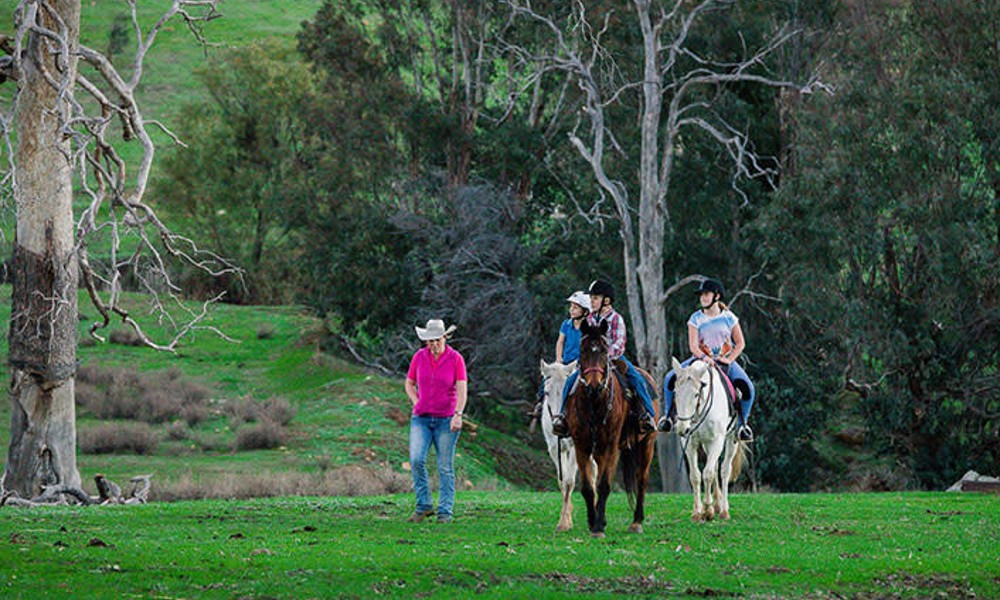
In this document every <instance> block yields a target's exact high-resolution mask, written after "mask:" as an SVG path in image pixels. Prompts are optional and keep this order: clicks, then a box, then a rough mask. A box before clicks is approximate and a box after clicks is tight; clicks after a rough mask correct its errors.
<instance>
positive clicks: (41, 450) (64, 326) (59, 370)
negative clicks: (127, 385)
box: [2, 0, 80, 497]
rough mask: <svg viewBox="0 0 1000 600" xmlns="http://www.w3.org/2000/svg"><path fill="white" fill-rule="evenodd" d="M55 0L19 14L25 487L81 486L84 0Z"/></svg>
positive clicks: (13, 461)
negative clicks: (79, 201)
mask: <svg viewBox="0 0 1000 600" xmlns="http://www.w3.org/2000/svg"><path fill="white" fill-rule="evenodd" d="M47 7H48V10H46V8H43V7H40V6H39V5H38V4H35V3H32V4H28V5H26V6H25V9H26V12H27V14H25V15H24V17H23V19H22V21H21V22H20V23H19V25H20V26H21V27H26V26H32V28H33V31H32V32H31V33H29V34H28V35H27V36H26V37H24V38H22V39H23V40H24V42H25V43H24V46H23V47H22V48H21V51H22V52H23V59H22V60H20V61H19V64H20V71H19V73H18V74H17V77H18V85H17V88H18V89H17V108H16V113H15V127H16V129H17V132H18V140H17V147H16V153H15V165H16V166H15V170H14V198H15V202H16V204H17V229H16V233H15V239H14V266H13V275H14V277H13V298H12V307H11V311H12V312H11V323H10V357H9V363H10V369H11V388H10V397H11V402H12V406H11V410H12V414H11V439H10V452H9V454H8V458H7V464H6V468H5V471H4V478H3V482H2V483H3V485H2V487H3V489H6V490H14V491H17V492H18V493H19V494H21V495H22V496H23V497H31V496H36V495H38V494H39V493H41V491H42V488H43V486H46V485H55V484H64V485H67V486H71V487H79V486H80V474H79V472H78V471H77V469H76V412H75V404H74V394H73V376H74V373H75V372H76V327H77V300H76V298H77V295H76V287H77V281H78V272H77V262H76V254H75V251H74V246H75V243H74V239H73V229H74V223H73V164H72V149H71V147H70V141H69V138H68V137H67V136H65V135H64V132H63V129H62V127H63V125H64V124H65V123H66V122H67V121H68V117H69V106H70V102H69V100H70V98H71V96H72V94H73V82H74V80H75V79H76V68H77V60H76V56H77V52H76V50H77V41H78V40H79V29H80V3H79V1H78V0H52V1H50V2H49V3H48V4H47ZM15 58H17V57H16V56H15Z"/></svg>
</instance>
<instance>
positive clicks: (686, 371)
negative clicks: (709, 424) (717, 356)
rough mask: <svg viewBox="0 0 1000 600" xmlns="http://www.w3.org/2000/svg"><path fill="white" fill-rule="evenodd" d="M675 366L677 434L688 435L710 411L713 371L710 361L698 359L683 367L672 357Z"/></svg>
mask: <svg viewBox="0 0 1000 600" xmlns="http://www.w3.org/2000/svg"><path fill="white" fill-rule="evenodd" d="M671 362H672V364H673V367H674V374H675V377H676V379H675V380H674V406H675V407H676V408H677V434H678V435H682V436H683V435H687V433H688V431H690V430H691V429H692V428H697V426H698V424H699V421H700V420H701V419H702V418H703V417H704V416H705V414H706V413H707V411H708V408H709V407H708V403H707V399H708V395H709V393H710V392H711V386H712V372H711V367H710V366H709V364H708V363H706V362H702V361H700V360H696V361H694V362H693V363H691V365H690V366H687V367H683V366H681V363H680V362H678V360H677V359H676V358H673V357H671Z"/></svg>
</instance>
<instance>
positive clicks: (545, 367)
mask: <svg viewBox="0 0 1000 600" xmlns="http://www.w3.org/2000/svg"><path fill="white" fill-rule="evenodd" d="M539 362H541V363H542V364H541V367H542V371H543V372H544V371H545V370H546V369H548V368H549V363H547V362H545V359H544V358H543V359H541V360H540V361H539Z"/></svg>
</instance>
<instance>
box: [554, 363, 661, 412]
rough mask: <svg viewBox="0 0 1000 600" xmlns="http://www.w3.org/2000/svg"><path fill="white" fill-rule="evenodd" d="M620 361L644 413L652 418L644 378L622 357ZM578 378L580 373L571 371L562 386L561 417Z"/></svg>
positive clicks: (650, 404) (650, 399)
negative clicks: (640, 400)
mask: <svg viewBox="0 0 1000 600" xmlns="http://www.w3.org/2000/svg"><path fill="white" fill-rule="evenodd" d="M621 360H623V361H625V364H626V365H627V366H628V370H627V371H625V378H626V379H628V383H629V385H631V386H632V389H633V390H635V392H636V393H637V394H639V398H641V399H642V404H643V406H645V407H646V413H647V414H649V416H653V398H652V396H650V394H649V385H648V382H647V381H646V378H645V377H643V376H642V373H639V371H638V369H636V368H635V366H634V365H633V364H632V363H631V362H629V360H628V359H627V358H625V357H624V356H622V357H621ZM609 375H610V373H609ZM579 376H580V371H573V372H572V373H570V374H569V377H567V378H566V384H565V385H564V386H563V392H562V404H561V405H560V406H559V414H561V415H562V414H565V413H566V398H568V397H569V391H570V390H572V389H573V384H575V383H576V380H577V378H578V377H579Z"/></svg>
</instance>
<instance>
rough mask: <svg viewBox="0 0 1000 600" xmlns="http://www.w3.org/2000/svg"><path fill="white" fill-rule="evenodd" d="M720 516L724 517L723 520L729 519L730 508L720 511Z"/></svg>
mask: <svg viewBox="0 0 1000 600" xmlns="http://www.w3.org/2000/svg"><path fill="white" fill-rule="evenodd" d="M719 518H720V519H722V520H723V521H728V520H729V511H728V510H724V511H722V512H720V513H719Z"/></svg>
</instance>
